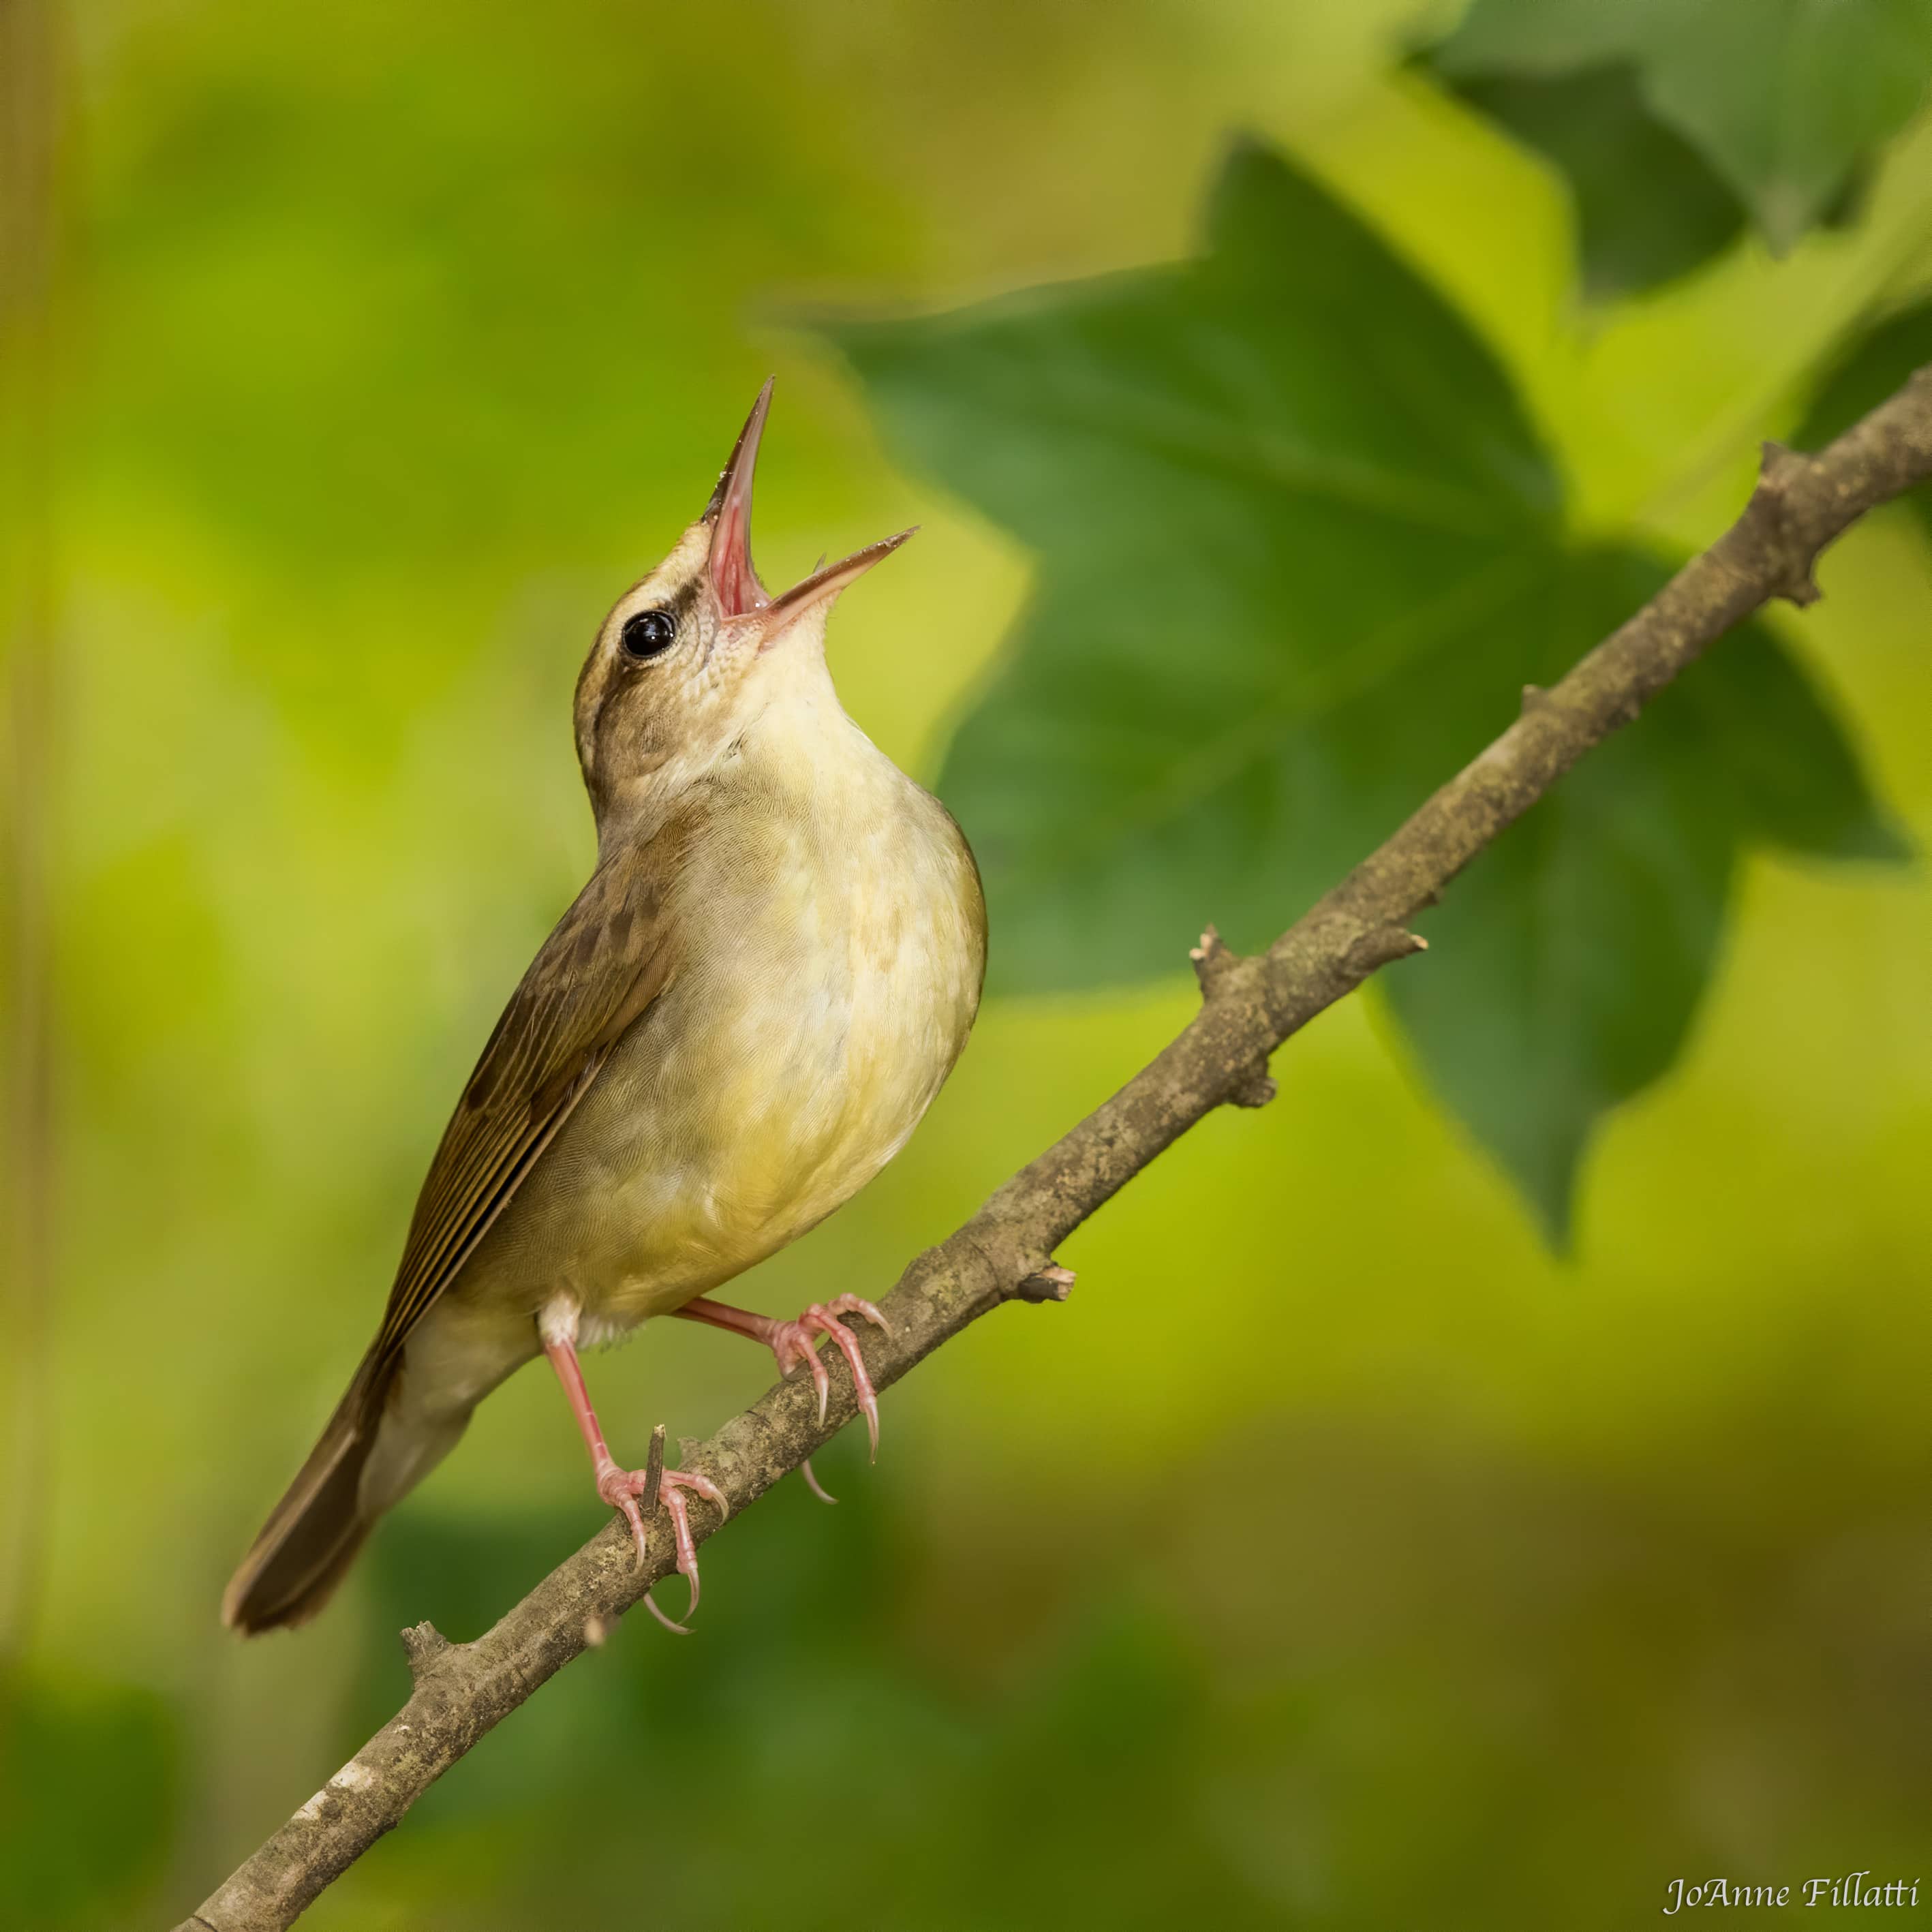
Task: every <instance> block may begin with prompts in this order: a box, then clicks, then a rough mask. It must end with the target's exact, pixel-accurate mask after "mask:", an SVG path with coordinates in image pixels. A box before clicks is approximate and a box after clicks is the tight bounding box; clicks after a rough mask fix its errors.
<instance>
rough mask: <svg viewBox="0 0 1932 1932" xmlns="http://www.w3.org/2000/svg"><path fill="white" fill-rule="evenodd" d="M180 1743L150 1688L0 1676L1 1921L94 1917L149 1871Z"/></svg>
mask: <svg viewBox="0 0 1932 1932" xmlns="http://www.w3.org/2000/svg"><path fill="white" fill-rule="evenodd" d="M178 1751H179V1740H178V1738H177V1736H176V1734H175V1724H174V1721H173V1718H172V1714H171V1713H170V1712H169V1710H168V1708H167V1706H166V1705H165V1704H164V1703H162V1701H161V1700H160V1698H159V1697H157V1696H155V1695H154V1693H153V1692H152V1691H147V1690H144V1689H141V1688H138V1687H136V1686H135V1685H127V1684H117V1683H113V1682H108V1681H107V1680H105V1679H94V1678H87V1679H82V1678H79V1677H76V1676H73V1675H72V1674H71V1673H64V1674H63V1675H62V1676H61V1677H60V1678H59V1679H58V1680H55V1679H52V1678H51V1677H48V1676H40V1675H33V1674H22V1675H13V1676H0V1923H4V1924H8V1925H17V1926H20V1927H23V1928H26V1927H32V1928H33V1932H58V1928H61V1927H68V1926H80V1925H90V1924H98V1923H101V1921H102V1920H103V1918H104V1915H106V1913H107V1912H108V1910H109V1909H110V1908H111V1907H112V1906H114V1905H115V1904H116V1903H125V1901H126V1900H127V1897H128V1895H129V1894H130V1893H131V1892H132V1891H133V1890H134V1889H135V1888H136V1886H138V1885H139V1884H140V1883H141V1882H142V1881H143V1880H144V1879H149V1878H151V1877H152V1876H154V1868H155V1867H156V1865H157V1863H158V1862H159V1860H160V1853H161V1850H162V1847H163V1845H164V1843H166V1837H167V1833H168V1830H169V1826H170V1825H171V1824H172V1822H173V1814H174V1783H175V1767H176V1762H177V1759H178Z"/></svg>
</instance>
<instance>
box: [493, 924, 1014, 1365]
mask: <svg viewBox="0 0 1932 1932" xmlns="http://www.w3.org/2000/svg"><path fill="white" fill-rule="evenodd" d="M811 937H812V935H811V934H810V933H809V932H806V933H805V935H804V938H805V940H807V941H809V939H810V938H811ZM894 938H895V943H894V944H892V945H890V946H886V947H871V948H858V947H847V946H837V947H832V946H825V945H819V946H814V945H812V944H808V943H805V944H801V943H799V935H798V933H797V932H796V929H793V931H791V932H787V933H784V934H783V935H772V934H771V933H769V932H766V933H763V934H760V933H757V932H748V933H747V934H746V935H745V943H744V944H742V946H739V947H727V948H724V949H722V954H723V956H721V957H720V958H718V959H716V960H715V962H714V963H713V965H712V968H711V970H709V971H707V972H705V973H703V974H691V975H690V976H688V977H686V978H685V979H683V980H680V981H679V983H676V984H675V985H674V986H673V987H672V988H671V989H670V991H669V992H667V994H666V995H664V997H663V998H661V1000H660V1001H658V1004H657V1005H656V1006H655V1007H653V1008H652V1010H651V1011H650V1012H649V1013H648V1014H647V1015H646V1016H645V1018H644V1019H643V1021H642V1022H640V1023H639V1024H638V1025H636V1026H634V1028H632V1029H631V1032H630V1033H629V1034H627V1035H626V1036H625V1039H624V1040H622V1041H621V1042H620V1043H619V1046H618V1047H617V1049H616V1052H614V1053H613V1055H612V1058H611V1060H610V1063H609V1064H607V1066H606V1067H604V1070H603V1071H602V1073H600V1074H599V1075H598V1078H597V1079H596V1080H595V1082H593V1083H592V1087H591V1088H590V1091H589V1092H588V1093H587V1094H586V1095H585V1097H584V1098H583V1101H582V1102H581V1103H580V1104H579V1106H578V1107H577V1109H576V1111H575V1112H574V1113H573V1115H571V1118H570V1119H569V1121H568V1122H567V1123H566V1124H565V1127H564V1128H563V1129H562V1131H561V1132H560V1133H559V1135H558V1136H557V1139H556V1141H555V1142H553V1144H552V1145H551V1146H550V1148H549V1149H548V1150H547V1152H546V1153H545V1154H544V1156H543V1157H542V1159H541V1161H540V1163H539V1164H538V1169H536V1170H535V1171H534V1172H532V1175H530V1177H529V1179H528V1180H527V1181H526V1182H525V1183H524V1184H523V1187H522V1188H521V1189H520V1190H518V1192H517V1195H516V1196H515V1197H514V1199H513V1200H512V1202H511V1204H510V1206H509V1208H508V1210H507V1211H506V1212H505V1215H504V1217H503V1221H502V1224H500V1225H499V1229H497V1230H493V1231H492V1234H491V1236H490V1238H488V1239H487V1241H486V1242H485V1244H484V1247H482V1248H481V1249H479V1250H478V1254H477V1255H476V1256H475V1258H474V1259H473V1260H472V1263H471V1265H470V1266H469V1268H467V1269H466V1271H465V1277H466V1278H465V1279H464V1280H463V1282H462V1283H461V1285H460V1293H461V1295H462V1297H463V1299H464V1300H465V1301H478V1300H481V1301H488V1302H491V1303H496V1304H503V1303H505V1302H507V1303H508V1304H511V1306H512V1307H514V1308H516V1309H517V1310H525V1309H527V1310H534V1309H535V1307H538V1306H540V1305H541V1303H543V1302H544V1301H546V1300H547V1299H548V1298H549V1297H550V1295H553V1294H554V1293H556V1292H559V1290H561V1291H564V1292H568V1293H571V1294H572V1295H574V1296H575V1297H576V1298H577V1301H579V1303H580V1305H581V1307H582V1309H583V1315H584V1318H585V1320H586V1327H587V1329H588V1331H589V1339H592V1340H596V1339H598V1338H599V1336H600V1333H601V1334H611V1333H616V1332H619V1331H622V1330H624V1329H625V1328H629V1327H631V1326H632V1325H634V1324H635V1323H637V1322H640V1321H642V1320H643V1319H646V1318H647V1317H649V1316H653V1315H659V1314H664V1313H668V1312H670V1310H673V1309H675V1308H676V1307H680V1306H682V1304H684V1303H685V1302H686V1301H689V1300H691V1298H692V1297H694V1295H701V1294H703V1293H704V1292H706V1291H707V1290H708V1289H713V1288H715V1287H717V1286H718V1285H719V1284H721V1283H723V1282H725V1281H727V1280H730V1278H731V1277H733V1276H734V1275H736V1274H739V1273H741V1272H742V1271H743V1270H745V1268H749V1267H751V1266H752V1265H754V1263H756V1262H759V1261H761V1260H763V1259H764V1258H765V1257H766V1256H768V1255H770V1254H772V1253H775V1251H776V1250H778V1249H779V1248H781V1247H784V1245H785V1244H787V1242H789V1241H793V1240H796V1238H797V1237H798V1236H799V1235H802V1234H803V1233H804V1232H805V1231H806V1230H807V1229H809V1228H811V1227H812V1226H815V1225H816V1224H817V1223H818V1222H820V1221H821V1220H823V1219H824V1218H825V1217H826V1215H828V1214H830V1213H832V1211H833V1210H834V1209H835V1208H838V1206H840V1205H841V1204H842V1203H843V1202H845V1201H846V1200H847V1199H850V1196H852V1195H853V1193H856V1191H857V1190H859V1188H860V1187H863V1186H864V1185H865V1183H866V1182H867V1181H869V1180H870V1179H871V1178H872V1177H873V1175H875V1174H876V1173H877V1172H878V1171H879V1169H880V1168H881V1167H883V1166H884V1165H885V1163H886V1161H888V1160H890V1159H891V1157H892V1155H893V1154H895V1153H896V1152H897V1151H898V1148H900V1147H901V1145H903V1144H904V1141H905V1139H906V1138H907V1136H909V1135H910V1133H911V1132H912V1130H913V1128H914V1127H916V1125H917V1124H918V1122H919V1117H920V1116H921V1115H922V1114H923V1113H924V1112H925V1111H926V1107H927V1106H928V1104H929V1103H930V1101H931V1100H932V1097H933V1095H934V1094H935V1093H937V1091H938V1089H939V1087H940V1085H941V1082H943V1081H944V1079H945V1077H946V1075H947V1073H948V1071H949V1070H950V1068H951V1067H952V1064H953V1061H954V1059H955V1058H956V1057H957V1055H958V1053H959V1049H960V1047H961V1046H962V1044H963V1043H964V1041H965V1035H966V1031H967V1029H968V1027H969V1026H970V1025H971V1021H972V1016H973V1012H974V1007H975V1005H976V1004H977V996H978V992H979V972H980V956H979V953H978V950H977V935H976V934H974V933H972V932H970V931H968V930H967V929H966V928H965V922H963V921H961V920H959V919H951V920H947V919H940V918H935V919H934V920H933V921H932V922H930V927H929V929H927V930H922V931H920V930H916V931H915V932H913V935H912V936H911V938H910V942H908V941H907V937H906V935H905V934H904V932H902V931H901V932H898V933H896V934H895V936H894ZM783 941H789V943H781V942H783Z"/></svg>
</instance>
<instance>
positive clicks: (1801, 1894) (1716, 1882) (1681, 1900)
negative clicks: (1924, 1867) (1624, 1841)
mask: <svg viewBox="0 0 1932 1932" xmlns="http://www.w3.org/2000/svg"><path fill="white" fill-rule="evenodd" d="M1917 1903H1918V1880H1917V1879H1915V1878H1894V1879H1885V1880H1880V1879H1875V1878H1873V1876H1872V1875H1871V1873H1870V1872H1868V1871H1856V1872H1848V1873H1846V1875H1845V1876H1843V1878H1808V1879H1802V1880H1801V1881H1800V1882H1799V1883H1798V1884H1796V1885H1739V1883H1738V1882H1737V1881H1736V1879H1727V1878H1707V1879H1703V1880H1702V1881H1701V1882H1699V1883H1697V1884H1695V1885H1693V1884H1692V1883H1691V1882H1690V1881H1689V1880H1688V1879H1681V1878H1674V1879H1672V1880H1671V1881H1670V1883H1669V1884H1668V1885H1666V1886H1665V1887H1664V1915H1665V1916H1666V1917H1667V1918H1668V1917H1669V1916H1670V1915H1671V1914H1672V1913H1673V1912H1682V1910H1683V1909H1684V1908H1685V1906H1687V1905H1916V1904H1917Z"/></svg>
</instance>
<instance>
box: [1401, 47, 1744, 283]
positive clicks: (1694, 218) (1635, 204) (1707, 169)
mask: <svg viewBox="0 0 1932 1932" xmlns="http://www.w3.org/2000/svg"><path fill="white" fill-rule="evenodd" d="M1430 65H1433V62H1432V63H1430ZM1443 78H1445V80H1448V82H1449V83H1450V85H1451V86H1453V87H1454V89H1455V92H1457V94H1458V95H1460V97H1461V98H1463V100H1464V101H1467V102H1468V103H1469V105H1470V106H1471V107H1474V108H1475V109H1476V110H1478V112H1479V113H1483V114H1486V115H1488V116H1489V117H1490V119H1491V120H1493V121H1499V122H1500V123H1501V124H1502V126H1503V127H1505V128H1507V129H1508V130H1509V132H1510V133H1511V134H1513V135H1514V136H1516V138H1517V139H1518V140H1520V141H1522V142H1524V143H1526V145H1529V146H1530V147H1532V148H1535V149H1536V150H1537V151H1538V153H1539V154H1542V155H1543V156H1544V158H1545V159H1546V160H1549V161H1550V162H1551V163H1553V165H1554V166H1556V169H1558V170H1559V172H1560V173H1561V174H1562V176H1563V178H1564V179H1565V181H1566V182H1567V183H1568V186H1569V189H1570V192H1571V195H1572V196H1573V197H1574V200H1575V202H1576V207H1577V254H1578V257H1579V258H1580V266H1581V268H1582V272H1583V292H1584V293H1585V294H1586V296H1590V297H1591V298H1592V299H1595V300H1598V301H1606V300H1608V299H1611V298H1613V297H1614V296H1621V295H1628V294H1631V293H1641V292H1642V291H1643V290H1646V289H1652V288H1655V287H1658V285H1659V284H1662V283H1664V282H1668V281H1675V280H1676V278H1678V277H1679V276H1680V275H1688V273H1689V272H1691V270H1692V269H1695V268H1697V267H1698V266H1700V265H1701V264H1702V263H1705V262H1707V261H1709V260H1710V259H1711V258H1712V257H1713V256H1714V255H1717V254H1720V253H1721V252H1722V251H1724V249H1726V248H1729V247H1730V245H1731V244H1732V242H1734V241H1736V239H1737V237H1738V236H1739V233H1740V232H1741V231H1742V229H1743V227H1744V225H1745V208H1744V204H1743V203H1742V202H1740V201H1739V199H1738V197H1737V196H1736V195H1735V194H1733V193H1732V192H1731V190H1730V187H1728V186H1727V184H1725V182H1724V179H1723V178H1722V177H1721V175H1718V173H1717V172H1715V170H1714V169H1712V166H1711V164H1710V163H1709V162H1708V161H1707V160H1705V158H1704V157H1703V155H1702V154H1700V153H1699V152H1698V151H1697V148H1694V147H1693V146H1692V145H1691V143H1690V142H1688V141H1687V140H1685V139H1684V137H1683V136H1682V135H1680V134H1679V133H1677V132H1676V130H1675V129H1673V128H1671V127H1667V126H1666V125H1665V124H1664V122H1662V121H1660V120H1659V119H1658V118H1657V116H1656V115H1654V114H1653V113H1651V111H1650V110H1649V107H1646V104H1645V103H1644V99H1643V94H1642V92H1641V91H1640V89H1639V88H1638V86H1637V76H1636V73H1635V71H1634V69H1633V68H1631V66H1630V65H1628V63H1626V62H1619V63H1616V64H1613V65H1610V66H1606V67H1598V68H1590V69H1589V70H1587V71H1583V72H1579V73H1575V74H1553V75H1548V76H1544V75H1539V74H1472V75H1469V76H1466V77H1463V78H1461V79H1460V80H1458V79H1457V78H1456V77H1454V76H1453V75H1444V76H1443Z"/></svg>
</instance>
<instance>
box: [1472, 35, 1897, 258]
mask: <svg viewBox="0 0 1932 1932" xmlns="http://www.w3.org/2000/svg"><path fill="white" fill-rule="evenodd" d="M1435 58H1436V61H1437V62H1438V64H1439V65H1440V66H1441V67H1442V68H1443V70H1444V71H1445V72H1448V73H1451V74H1459V75H1496V74H1520V75H1539V76H1542V77H1553V76H1556V75H1560V74H1571V73H1574V72H1576V71H1579V70H1580V69H1584V68H1594V67H1598V66H1601V65H1603V64H1604V63H1605V62H1612V61H1629V62H1634V64H1635V66H1636V68H1637V74H1638V77H1639V82H1640V86H1641V88H1642V89H1643V96H1644V98H1645V100H1646V101H1647V102H1648V104H1649V106H1650V107H1651V109H1652V110H1653V111H1654V112H1655V113H1656V115H1658V118H1660V119H1661V120H1663V121H1666V122H1667V123H1668V124H1670V126H1672V127H1675V128H1676V129H1677V130H1678V131H1679V133H1682V135H1683V136H1685V139H1688V140H1689V141H1691V142H1694V144H1695V145H1697V147H1698V148H1700V149H1701V150H1702V151H1703V153H1704V154H1705V155H1706V157H1707V158H1708V159H1709V160H1710V162H1711V163H1712V166H1714V167H1715V168H1716V169H1717V170H1718V172H1719V173H1720V174H1721V175H1723V176H1724V178H1725V179H1726V180H1727V181H1729V182H1730V184H1731V185H1732V187H1733V188H1735V189H1736V191H1737V193H1739V195H1740V196H1742V198H1743V199H1744V201H1745V203H1746V204H1747V205H1748V206H1749V208H1751V211H1752V214H1754V217H1755V218H1756V220H1757V224H1758V226H1759V227H1760V229H1763V232H1764V233H1765V235H1766V237H1767V239H1769V241H1770V242H1771V244H1772V246H1773V247H1774V248H1780V249H1783V248H1790V246H1791V245H1793V243H1794V242H1796V241H1797V240H1798V239H1799V236H1802V234H1803V233H1804V232H1805V229H1807V228H1808V227H1810V226H1811V225H1812V224H1813V223H1815V222H1817V221H1818V220H1820V218H1821V217H1823V216H1824V214H1826V211H1828V210H1829V208H1831V207H1832V204H1833V202H1835V200H1836V199H1838V196H1840V195H1841V193H1842V192H1843V190H1844V189H1845V187H1846V185H1847V184H1848V183H1849V181H1851V180H1852V176H1853V175H1854V173H1855V169H1857V167H1858V163H1860V162H1861V160H1863V159H1864V158H1865V157H1867V156H1868V155H1870V153H1871V152H1872V151H1873V150H1874V149H1875V148H1877V147H1879V145H1882V143H1883V142H1885V141H1888V140H1889V139H1891V136H1893V135H1894V134H1896V133H1897V132H1898V131H1899V130H1900V128H1902V127H1903V126H1904V125H1905V124H1906V121H1908V120H1909V119H1910V118H1911V117H1912V115H1913V114H1914V113H1915V112H1916V111H1917V110H1918V107H1919V104H1920V103H1921V101H1923V99H1924V95H1925V84H1926V77H1927V74H1928V73H1932V0H1830V4H1828V5H1820V4H1818V0H1697V4H1692V0H1623V4H1622V5H1614V6H1613V5H1608V4H1607V0H1476V4H1475V5H1474V6H1473V7H1472V8H1471V9H1470V10H1469V13H1468V15H1467V17H1466V18H1465V19H1464V20H1463V23H1462V25H1461V26H1460V27H1459V28H1457V31H1455V32H1454V34H1451V36H1450V37H1449V38H1448V40H1445V42H1444V43H1442V46H1440V47H1439V48H1438V49H1436V55H1435Z"/></svg>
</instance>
